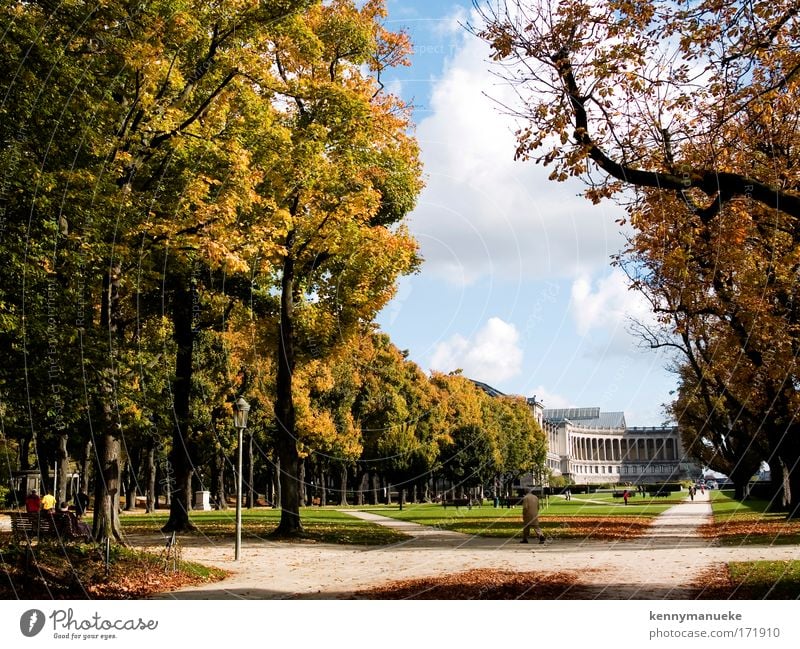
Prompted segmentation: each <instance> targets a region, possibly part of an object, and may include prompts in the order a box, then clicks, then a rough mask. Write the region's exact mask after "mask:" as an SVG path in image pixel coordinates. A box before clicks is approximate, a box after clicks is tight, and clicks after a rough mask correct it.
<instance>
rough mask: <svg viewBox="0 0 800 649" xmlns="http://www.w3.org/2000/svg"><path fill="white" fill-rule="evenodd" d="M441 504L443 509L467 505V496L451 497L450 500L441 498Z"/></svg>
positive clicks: (468, 503)
mask: <svg viewBox="0 0 800 649" xmlns="http://www.w3.org/2000/svg"><path fill="white" fill-rule="evenodd" d="M442 505H443V506H444V508H445V509H447V508H448V507H469V506H470V502H469V498H451V499H450V500H442Z"/></svg>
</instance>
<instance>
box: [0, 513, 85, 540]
mask: <svg viewBox="0 0 800 649" xmlns="http://www.w3.org/2000/svg"><path fill="white" fill-rule="evenodd" d="M9 516H10V517H11V532H12V533H13V534H14V538H15V539H18V540H19V539H30V538H33V537H36V538H38V539H39V540H40V541H41V540H44V539H60V540H63V541H72V540H75V539H82V540H84V541H90V540H91V535H89V534H87V533H85V532H81V531H80V529H79V528H78V525H77V521H76V520H75V519H74V518H73V517H72V516H70V515H69V514H68V513H66V512H54V513H52V514H51V513H46V512H44V513H43V512H11V513H10V514H9Z"/></svg>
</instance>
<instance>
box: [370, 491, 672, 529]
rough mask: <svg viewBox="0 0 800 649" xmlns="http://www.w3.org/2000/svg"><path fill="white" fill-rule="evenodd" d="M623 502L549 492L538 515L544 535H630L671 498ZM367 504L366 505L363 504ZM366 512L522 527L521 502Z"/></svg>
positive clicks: (443, 524) (452, 525)
mask: <svg viewBox="0 0 800 649" xmlns="http://www.w3.org/2000/svg"><path fill="white" fill-rule="evenodd" d="M628 502H629V504H628V505H625V504H624V503H623V502H621V501H620V500H619V499H614V498H612V496H611V494H610V493H601V494H589V495H583V494H582V495H580V496H573V497H572V500H565V499H564V498H562V497H560V496H559V497H552V498H549V499H547V500H542V502H541V506H540V510H539V511H540V516H539V521H540V523H541V526H542V530H543V531H544V533H545V535H546V536H550V537H554V538H593V539H611V538H635V537H637V536H641V535H642V534H643V533H644V531H645V530H646V529H647V527H648V526H649V524H650V522H651V520H652V518H653V517H655V516H657V515H658V514H660V513H661V512H663V511H664V510H666V509H668V508H669V507H671V506H672V505H673V504H674V502H671V501H669V500H668V501H665V500H664V499H661V498H659V499H658V500H651V499H650V498H641V497H640V498H638V499H636V498H631V499H630V500H629V501H628ZM364 509H367V508H364ZM368 510H369V511H370V512H373V513H375V514H380V515H382V516H387V517H389V518H395V519H398V520H404V521H411V522H414V523H419V524H421V525H429V526H431V527H437V528H439V529H444V530H450V531H453V532H461V533H463V534H473V535H478V536H487V537H493V538H513V537H515V536H519V535H520V534H521V530H522V508H521V507H519V506H517V507H511V508H499V507H498V508H495V507H493V506H492V505H491V504H489V505H483V506H481V507H473V508H472V509H469V508H466V507H459V508H455V507H448V508H446V509H445V508H444V507H443V506H442V505H441V504H438V505H437V504H413V505H406V506H405V507H404V508H403V510H402V511H401V510H400V509H399V507H398V506H396V505H391V506H385V505H383V506H380V505H376V506H371V507H369V508H368Z"/></svg>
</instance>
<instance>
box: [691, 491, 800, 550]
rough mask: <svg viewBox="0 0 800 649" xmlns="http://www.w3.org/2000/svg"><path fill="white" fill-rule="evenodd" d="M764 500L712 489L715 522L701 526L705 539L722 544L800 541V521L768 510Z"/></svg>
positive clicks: (701, 532)
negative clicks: (734, 496)
mask: <svg viewBox="0 0 800 649" xmlns="http://www.w3.org/2000/svg"><path fill="white" fill-rule="evenodd" d="M768 505H769V503H768V502H767V501H766V500H759V499H747V500H745V501H743V502H739V501H737V500H734V499H733V492H732V491H727V490H725V491H712V492H711V507H712V510H713V513H714V522H713V523H711V524H709V525H705V526H703V527H702V528H701V529H700V534H701V535H702V536H704V537H706V538H715V539H717V540H718V541H719V542H720V543H722V544H723V545H750V544H765V543H768V544H778V545H786V544H796V543H800V521H797V520H794V521H788V520H786V516H785V514H782V513H780V512H768V511H766V510H767V507H768Z"/></svg>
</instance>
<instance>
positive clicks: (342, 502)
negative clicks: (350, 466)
mask: <svg viewBox="0 0 800 649" xmlns="http://www.w3.org/2000/svg"><path fill="white" fill-rule="evenodd" d="M339 506H340V507H347V467H346V466H345V465H344V464H342V466H341V467H340V468H339Z"/></svg>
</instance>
